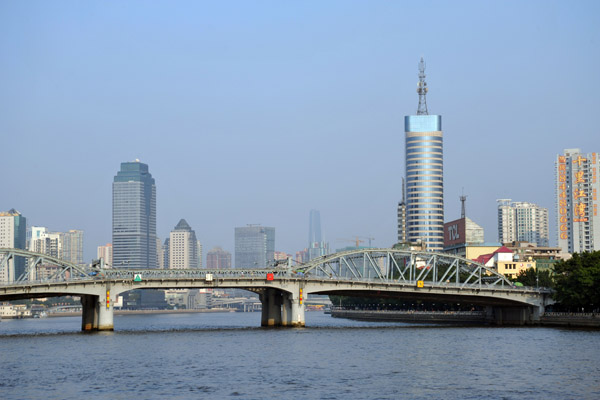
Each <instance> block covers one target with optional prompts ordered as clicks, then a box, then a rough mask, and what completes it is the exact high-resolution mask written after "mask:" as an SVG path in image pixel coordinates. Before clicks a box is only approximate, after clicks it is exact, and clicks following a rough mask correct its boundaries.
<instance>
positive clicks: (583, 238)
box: [556, 149, 600, 253]
mask: <svg viewBox="0 0 600 400" xmlns="http://www.w3.org/2000/svg"><path fill="white" fill-rule="evenodd" d="M598 156H599V154H598V153H589V154H583V153H582V152H581V150H580V149H565V150H564V154H563V155H560V154H559V155H558V156H557V157H556V217H557V224H556V225H557V228H558V229H557V231H558V232H557V235H558V246H559V247H561V248H562V251H563V252H566V253H581V252H584V251H596V250H600V217H598V193H599V192H600V181H599V179H600V176H599V175H600V169H599V163H598V161H599V160H598Z"/></svg>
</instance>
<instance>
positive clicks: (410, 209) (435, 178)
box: [404, 115, 444, 251]
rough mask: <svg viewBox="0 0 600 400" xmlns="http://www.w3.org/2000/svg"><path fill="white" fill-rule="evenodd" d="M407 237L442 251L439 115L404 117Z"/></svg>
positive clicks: (441, 171) (442, 224)
mask: <svg viewBox="0 0 600 400" xmlns="http://www.w3.org/2000/svg"><path fill="white" fill-rule="evenodd" d="M404 126H405V132H406V142H405V143H406V236H407V240H408V241H409V242H411V243H416V242H418V241H422V242H425V243H426V244H427V250H430V251H440V250H443V248H444V158H443V155H444V153H443V135H442V116H441V115H409V116H406V117H404Z"/></svg>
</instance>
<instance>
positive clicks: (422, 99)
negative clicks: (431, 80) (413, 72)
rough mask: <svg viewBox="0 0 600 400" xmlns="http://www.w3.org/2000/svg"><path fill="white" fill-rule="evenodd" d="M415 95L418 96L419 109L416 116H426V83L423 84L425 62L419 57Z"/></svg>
mask: <svg viewBox="0 0 600 400" xmlns="http://www.w3.org/2000/svg"><path fill="white" fill-rule="evenodd" d="M417 93H418V94H419V108H417V115H428V114H429V113H428V112H427V98H426V95H427V82H425V61H424V60H423V57H421V62H420V63H419V83H417Z"/></svg>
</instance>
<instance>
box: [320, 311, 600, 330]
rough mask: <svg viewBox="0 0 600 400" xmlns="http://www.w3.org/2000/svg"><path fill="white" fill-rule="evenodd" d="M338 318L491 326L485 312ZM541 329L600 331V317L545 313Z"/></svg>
mask: <svg viewBox="0 0 600 400" xmlns="http://www.w3.org/2000/svg"><path fill="white" fill-rule="evenodd" d="M331 316H332V317H334V318H347V319H354V320H358V321H378V322H418V323H434V324H438V323H454V324H457V323H458V324H478V325H484V324H488V323H489V321H487V320H486V316H485V312H483V311H375V310H332V311H331ZM535 325H538V326H555V327H577V328H599V329H600V314H595V313H545V314H544V315H543V316H542V317H541V319H540V321H539V322H538V323H536V324H535Z"/></svg>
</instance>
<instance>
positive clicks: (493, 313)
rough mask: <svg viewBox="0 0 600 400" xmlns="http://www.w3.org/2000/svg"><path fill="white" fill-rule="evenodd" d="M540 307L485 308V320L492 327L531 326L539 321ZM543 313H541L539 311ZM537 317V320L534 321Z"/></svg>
mask: <svg viewBox="0 0 600 400" xmlns="http://www.w3.org/2000/svg"><path fill="white" fill-rule="evenodd" d="M539 308H540V307H536V306H529V307H528V306H525V307H491V306H490V307H486V320H487V321H488V322H491V323H492V324H494V325H498V326H501V325H533V324H535V323H536V322H538V321H539V318H540V310H539ZM541 312H542V313H543V311H541ZM536 317H537V319H536Z"/></svg>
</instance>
